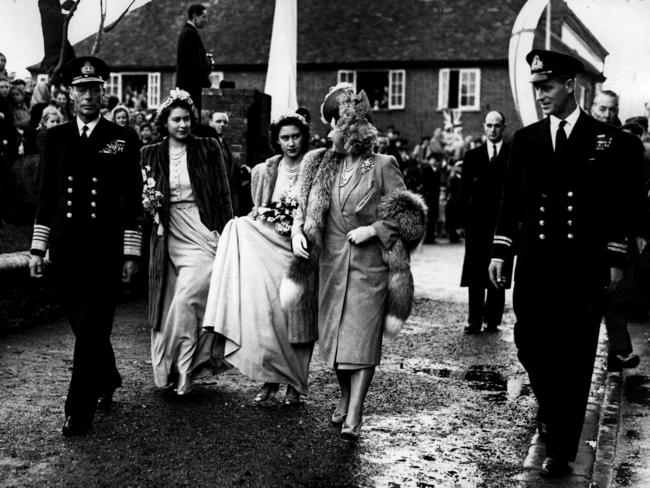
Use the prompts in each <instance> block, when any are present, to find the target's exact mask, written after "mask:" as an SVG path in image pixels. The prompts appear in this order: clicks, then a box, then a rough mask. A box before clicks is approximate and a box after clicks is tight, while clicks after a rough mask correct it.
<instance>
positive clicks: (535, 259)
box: [493, 112, 630, 291]
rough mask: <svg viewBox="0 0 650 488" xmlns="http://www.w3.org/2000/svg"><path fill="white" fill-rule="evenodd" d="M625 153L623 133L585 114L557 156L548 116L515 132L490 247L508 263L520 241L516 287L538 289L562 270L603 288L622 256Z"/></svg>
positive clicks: (575, 280)
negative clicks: (533, 284) (534, 285)
mask: <svg viewBox="0 0 650 488" xmlns="http://www.w3.org/2000/svg"><path fill="white" fill-rule="evenodd" d="M624 153H625V149H624V146H623V144H622V138H621V137H620V131H618V130H617V129H615V128H613V127H610V126H608V125H606V124H603V123H601V122H598V121H596V120H594V119H592V118H591V117H589V116H588V115H586V114H585V113H584V112H581V113H580V115H579V117H578V119H577V121H576V124H575V127H574V128H573V131H572V133H571V136H570V138H569V140H568V143H567V145H566V147H565V150H564V151H563V152H562V153H561V154H555V153H554V150H553V145H552V142H551V134H550V120H549V118H545V119H543V120H542V121H540V122H537V123H535V124H532V125H530V126H527V127H525V128H523V129H521V130H519V131H518V132H517V133H516V134H515V137H514V140H513V147H512V155H511V158H510V164H509V166H508V170H507V175H506V181H505V186H504V192H503V199H502V202H501V207H500V212H499V217H498V220H497V228H496V232H495V237H494V244H493V257H495V258H501V259H505V258H510V256H511V254H512V242H513V240H514V239H515V238H517V239H518V246H517V248H518V250H519V253H518V257H517V259H518V264H517V269H516V270H515V282H521V283H524V282H528V283H530V282H533V281H534V282H537V283H538V284H541V283H542V282H547V281H548V280H547V279H545V278H546V277H548V276H549V275H550V274H553V273H554V272H555V271H556V270H558V269H560V270H561V273H562V278H563V281H564V282H565V283H571V284H572V285H584V286H585V288H586V289H589V290H591V291H593V290H594V287H596V288H602V286H603V285H604V284H606V282H607V280H608V279H609V274H608V268H609V266H610V265H611V266H619V267H620V266H621V264H622V260H623V259H624V257H625V253H626V251H627V241H626V236H627V234H628V233H629V225H630V223H629V220H630V219H629V215H630V211H629V210H630V209H629V198H627V197H626V195H625V192H626V187H625V178H626V176H625V172H624V171H622V170H621V166H620V164H619V161H621V160H623V159H624ZM540 280H541V281H540Z"/></svg>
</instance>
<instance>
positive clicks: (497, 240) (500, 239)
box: [494, 236, 512, 247]
mask: <svg viewBox="0 0 650 488" xmlns="http://www.w3.org/2000/svg"><path fill="white" fill-rule="evenodd" d="M494 244H503V245H504V246H508V247H510V245H511V244H512V239H510V238H509V237H506V236H494Z"/></svg>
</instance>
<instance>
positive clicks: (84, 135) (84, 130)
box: [81, 125, 88, 141]
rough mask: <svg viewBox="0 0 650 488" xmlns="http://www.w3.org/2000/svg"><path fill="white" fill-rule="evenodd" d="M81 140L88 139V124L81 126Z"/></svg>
mask: <svg viewBox="0 0 650 488" xmlns="http://www.w3.org/2000/svg"><path fill="white" fill-rule="evenodd" d="M81 140H82V141H87V140H88V126H87V125H84V126H83V127H82V128H81Z"/></svg>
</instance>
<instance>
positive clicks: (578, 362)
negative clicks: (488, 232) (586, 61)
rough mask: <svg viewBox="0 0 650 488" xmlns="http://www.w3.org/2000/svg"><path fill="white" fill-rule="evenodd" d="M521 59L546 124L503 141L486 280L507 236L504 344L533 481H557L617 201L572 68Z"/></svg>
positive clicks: (574, 421) (613, 162) (613, 144)
mask: <svg viewBox="0 0 650 488" xmlns="http://www.w3.org/2000/svg"><path fill="white" fill-rule="evenodd" d="M526 61H527V62H528V64H529V65H530V67H531V82H532V84H533V88H534V92H535V97H536V99H537V101H538V102H539V104H540V106H541V109H542V112H543V113H544V115H545V116H546V117H545V118H544V119H543V120H541V121H539V122H536V123H534V124H531V125H529V126H527V127H524V128H523V129H521V130H519V131H517V132H516V133H515V135H514V139H513V143H512V152H511V156H510V162H509V164H508V169H507V172H506V179H505V186H504V190H503V196H502V202H501V206H500V209H499V215H498V218H497V226H496V231H495V236H494V243H493V250H492V260H491V262H490V266H489V274H490V279H491V281H492V282H493V283H494V285H495V286H503V283H504V282H505V277H504V275H503V271H502V269H503V261H504V260H507V259H509V258H510V257H511V255H512V242H513V240H514V239H515V238H516V239H517V249H518V256H517V260H518V262H517V266H516V269H515V280H514V281H515V287H514V292H513V306H514V311H515V315H516V318H517V322H516V324H515V344H516V346H517V349H518V357H519V360H520V361H521V363H522V365H523V366H524V368H525V369H526V371H527V373H528V376H529V377H530V383H531V386H532V388H533V392H534V394H535V396H536V398H537V402H538V406H539V410H538V416H537V421H538V424H537V425H538V430H539V434H540V436H541V437H542V439H544V440H545V442H546V458H545V459H544V462H543V463H542V466H541V470H540V474H541V475H542V476H546V477H557V476H563V475H565V474H567V473H569V472H570V469H571V468H570V466H569V462H571V461H573V460H574V459H575V457H576V454H577V450H578V445H579V440H580V432H581V430H582V425H583V421H584V415H585V410H586V405H587V399H588V396H589V388H590V383H591V375H592V371H593V365H594V359H595V354H596V346H597V342H598V332H599V328H600V320H601V317H602V314H603V307H602V306H603V303H604V294H605V292H606V291H607V289H608V287H609V289H610V290H611V289H613V288H615V287H616V286H618V284H619V283H620V280H621V278H622V266H623V262H624V259H625V255H626V252H627V242H626V239H625V237H626V235H628V234H629V230H630V229H628V228H627V227H628V222H629V219H628V218H627V216H628V215H629V208H628V207H629V204H628V203H627V202H628V201H629V200H628V199H626V198H625V197H624V194H625V186H624V182H623V179H624V178H625V176H624V172H622V171H620V165H619V164H618V163H619V160H620V159H621V156H622V155H624V154H625V149H624V148H623V147H622V144H621V140H620V138H619V137H618V134H619V131H618V130H617V129H615V128H613V127H610V126H608V125H606V124H603V123H601V122H598V121H596V120H594V119H592V118H591V117H589V116H588V115H587V114H586V113H584V112H582V111H581V110H580V108H579V107H578V106H577V104H576V101H575V87H576V79H575V78H576V74H577V73H579V72H581V71H582V70H583V65H582V63H581V62H580V61H578V60H577V59H574V58H572V57H570V56H566V55H564V54H560V53H556V52H552V51H543V50H533V51H531V52H530V53H529V54H528V55H527V56H526Z"/></svg>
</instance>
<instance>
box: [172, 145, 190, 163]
mask: <svg viewBox="0 0 650 488" xmlns="http://www.w3.org/2000/svg"><path fill="white" fill-rule="evenodd" d="M186 152H187V147H184V148H183V149H181V150H180V151H178V152H176V153H172V151H171V148H170V150H169V159H173V160H174V161H178V160H179V159H181V158H182V157H183V155H184V154H185V153H186Z"/></svg>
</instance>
